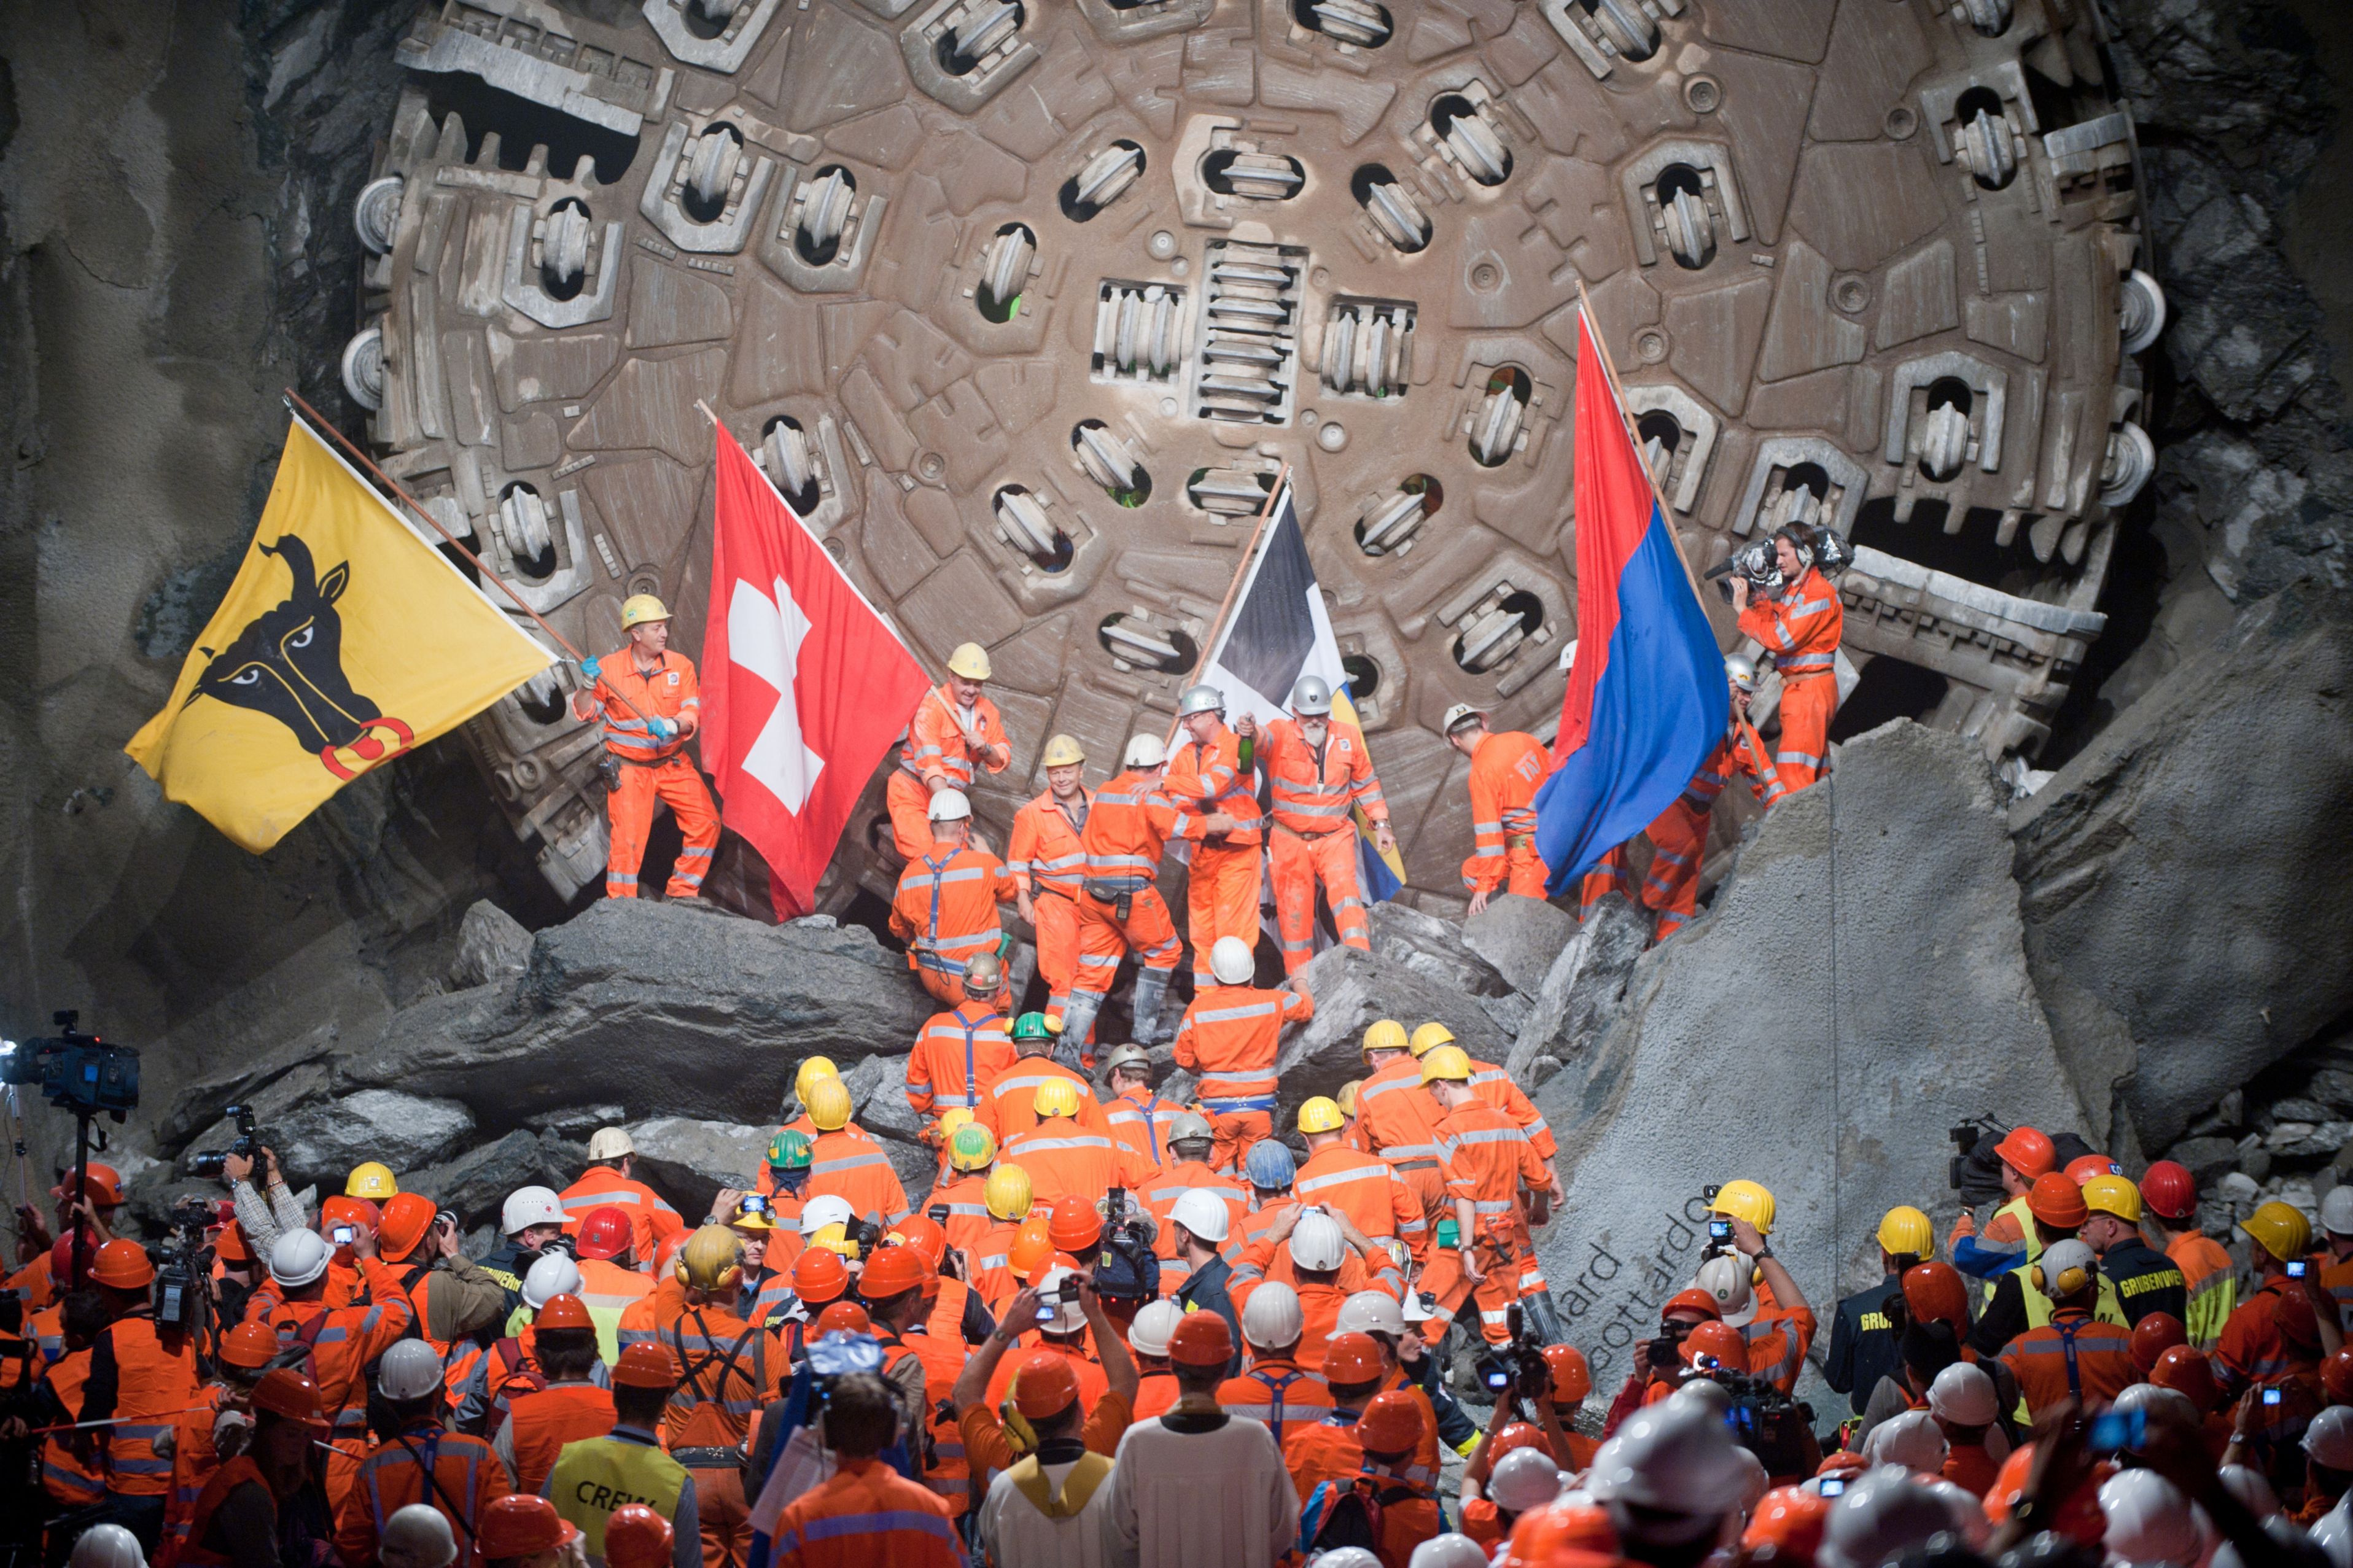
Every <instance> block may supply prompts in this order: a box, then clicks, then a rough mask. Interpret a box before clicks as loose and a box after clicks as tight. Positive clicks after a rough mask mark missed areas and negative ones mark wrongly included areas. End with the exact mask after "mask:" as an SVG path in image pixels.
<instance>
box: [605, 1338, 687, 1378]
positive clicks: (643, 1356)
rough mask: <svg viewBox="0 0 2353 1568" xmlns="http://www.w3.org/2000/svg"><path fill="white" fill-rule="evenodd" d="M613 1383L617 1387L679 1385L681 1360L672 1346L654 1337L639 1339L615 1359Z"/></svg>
mask: <svg viewBox="0 0 2353 1568" xmlns="http://www.w3.org/2000/svg"><path fill="white" fill-rule="evenodd" d="M613 1385H614V1386H615V1387H616V1388H676V1387H677V1386H678V1361H677V1359H676V1358H675V1357H673V1356H672V1355H671V1354H670V1347H669V1346H668V1345H665V1344H659V1343H657V1342H654V1341H652V1340H639V1341H638V1342H637V1343H636V1344H633V1345H630V1346H628V1348H627V1349H625V1350H623V1351H622V1352H621V1359H620V1360H618V1361H617V1362H615V1363H613Z"/></svg>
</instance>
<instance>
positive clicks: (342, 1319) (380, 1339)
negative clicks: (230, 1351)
mask: <svg viewBox="0 0 2353 1568" xmlns="http://www.w3.org/2000/svg"><path fill="white" fill-rule="evenodd" d="M359 1272H360V1277H361V1279H363V1280H364V1282H365V1284H366V1286H367V1298H368V1299H367V1300H362V1301H358V1302H355V1303H353V1305H351V1306H348V1307H337V1308H335V1309H333V1310H332V1311H331V1310H328V1307H327V1304H326V1303H325V1302H324V1301H287V1302H283V1303H281V1304H280V1305H279V1306H278V1307H277V1308H276V1309H274V1310H272V1311H271V1312H270V1314H269V1326H270V1327H271V1328H272V1329H275V1330H276V1331H277V1332H278V1342H279V1343H280V1345H283V1346H284V1347H286V1349H287V1350H292V1349H293V1348H294V1347H295V1346H296V1345H297V1344H299V1343H301V1342H309V1344H310V1347H311V1352H310V1354H309V1356H308V1357H306V1358H305V1359H303V1360H301V1361H298V1362H296V1363H293V1364H294V1368H295V1370H296V1371H298V1372H301V1373H303V1374H304V1375H306V1376H308V1377H309V1378H310V1380H311V1382H313V1383H315V1384H318V1385H319V1408H321V1409H322V1410H324V1411H326V1412H327V1415H328V1419H329V1420H330V1421H332V1423H333V1424H334V1429H335V1430H334V1436H333V1439H332V1441H333V1444H334V1448H335V1452H333V1453H332V1454H330V1455H328V1456H327V1507H328V1509H329V1510H331V1511H334V1510H341V1509H342V1508H343V1499H345V1498H346V1497H348V1496H350V1495H351V1490H352V1484H353V1481H354V1480H355V1479H357V1477H358V1475H359V1469H360V1461H361V1460H362V1459H364V1458H366V1457H367V1449H368V1436H367V1369H368V1366H369V1363H373V1362H374V1361H375V1360H376V1359H377V1358H378V1357H380V1356H382V1355H383V1354H384V1352H386V1351H388V1350H390V1349H391V1348H392V1347H393V1344H394V1342H396V1341H398V1340H401V1339H405V1338H406V1337H407V1334H408V1325H409V1324H410V1323H411V1322H412V1321H415V1317H416V1308H415V1306H414V1305H413V1304H412V1303H411V1302H410V1301H409V1299H408V1297H407V1296H406V1294H404V1293H403V1292H402V1290H401V1289H400V1277H399V1276H398V1275H396V1274H395V1273H394V1272H393V1271H392V1270H391V1269H390V1268H387V1267H386V1266H385V1263H384V1261H383V1259H381V1258H362V1259H361V1260H360V1268H359ZM281 1353H283V1352H281Z"/></svg>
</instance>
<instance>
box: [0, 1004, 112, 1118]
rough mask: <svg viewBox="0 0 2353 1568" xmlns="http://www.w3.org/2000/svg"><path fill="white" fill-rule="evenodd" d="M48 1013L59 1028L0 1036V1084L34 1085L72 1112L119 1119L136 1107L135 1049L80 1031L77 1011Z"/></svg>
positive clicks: (51, 1100)
mask: <svg viewBox="0 0 2353 1568" xmlns="http://www.w3.org/2000/svg"><path fill="white" fill-rule="evenodd" d="M80 1017H81V1015H80V1014H79V1013H77V1012H75V1011H73V1010H72V1009H71V1008H68V1009H66V1010H64V1011H62V1012H58V1013H53V1014H51V1015H50V1020H51V1021H52V1022H53V1023H55V1024H56V1025H57V1026H58V1028H59V1029H60V1030H62V1031H63V1032H62V1033H60V1034H58V1035H53V1036H49V1037H46V1038H43V1039H37V1040H26V1041H24V1042H22V1043H19V1042H17V1041H15V1040H0V1083H37V1084H39V1085H40V1086H41V1097H42V1098H43V1099H44V1100H47V1101H48V1102H49V1103H50V1104H51V1105H54V1106H57V1107H58V1108H59V1109H60V1110H70V1111H73V1112H75V1113H76V1114H77V1115H82V1116H95V1115H97V1114H98V1113H99V1112H100V1111H101V1110H102V1111H105V1112H106V1113H107V1114H108V1115H109V1116H111V1117H112V1118H114V1120H115V1121H122V1120H123V1119H124V1117H125V1116H126V1115H127V1114H128V1113H129V1112H131V1111H133V1110H137V1109H139V1053H138V1052H137V1051H136V1050H134V1049H132V1047H129V1046H110V1045H108V1044H107V1043H106V1042H105V1041H103V1040H101V1039H100V1038H99V1037H97V1036H96V1035H85V1034H83V1033H82V1032H81V1031H80V1030H79V1029H77V1028H75V1027H74V1024H75V1023H76V1021H77V1020H79V1018H80Z"/></svg>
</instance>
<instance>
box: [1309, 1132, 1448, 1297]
mask: <svg viewBox="0 0 2353 1568" xmlns="http://www.w3.org/2000/svg"><path fill="white" fill-rule="evenodd" d="M1299 1132H1300V1136H1301V1137H1303V1138H1304V1139H1305V1140H1306V1141H1307V1159H1306V1161H1305V1163H1303V1164H1301V1165H1300V1167H1299V1169H1298V1171H1297V1173H1295V1174H1294V1175H1293V1178H1292V1184H1291V1190H1292V1191H1293V1193H1295V1194H1298V1197H1299V1201H1300V1202H1301V1203H1303V1204H1321V1205H1324V1207H1326V1208H1329V1209H1331V1210H1333V1211H1334V1212H1335V1213H1337V1214H1344V1215H1347V1216H1348V1218H1349V1220H1350V1222H1351V1223H1353V1224H1354V1225H1355V1226H1356V1228H1357V1229H1358V1230H1360V1231H1362V1232H1364V1233H1365V1234H1366V1236H1368V1237H1372V1239H1374V1240H1375V1241H1389V1240H1397V1241H1401V1242H1403V1243H1405V1247H1406V1250H1407V1251H1408V1252H1409V1253H1410V1254H1411V1255H1412V1257H1413V1259H1414V1261H1415V1262H1417V1263H1419V1262H1420V1261H1421V1260H1422V1259H1423V1258H1426V1257H1428V1256H1429V1253H1430V1226H1429V1225H1428V1224H1427V1223H1426V1222H1425V1221H1424V1220H1423V1218H1422V1211H1421V1199H1420V1197H1419V1195H1417V1194H1415V1192H1414V1190H1413V1189H1412V1188H1411V1187H1409V1186H1407V1185H1406V1184H1405V1180H1404V1178H1403V1177H1401V1176H1399V1175H1398V1173H1397V1172H1396V1171H1395V1170H1394V1169H1392V1168H1391V1166H1390V1165H1389V1163H1388V1161H1387V1160H1384V1159H1382V1158H1381V1157H1380V1156H1379V1155H1377V1154H1367V1153H1365V1152H1362V1151H1360V1150H1356V1149H1352V1148H1350V1147H1348V1145H1347V1143H1346V1142H1345V1140H1344V1139H1343V1137H1342V1135H1341V1116H1340V1108H1339V1106H1338V1105H1337V1104H1335V1103H1334V1102H1333V1101H1332V1100H1328V1099H1326V1098H1325V1097H1324V1096H1323V1095H1320V1094H1319V1095H1317V1096H1315V1097H1314V1099H1312V1100H1308V1101H1307V1102H1306V1103H1305V1104H1304V1105H1302V1106H1301V1107H1300V1108H1299Z"/></svg>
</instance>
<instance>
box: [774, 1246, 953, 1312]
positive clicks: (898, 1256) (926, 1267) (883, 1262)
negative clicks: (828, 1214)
mask: <svg viewBox="0 0 2353 1568" xmlns="http://www.w3.org/2000/svg"><path fill="white" fill-rule="evenodd" d="M803 1256H804V1257H806V1256H807V1254H803ZM931 1279H932V1266H931V1265H930V1264H928V1263H926V1262H924V1261H923V1255H922V1254H921V1253H919V1252H917V1251H916V1250H915V1249H914V1248H913V1247H884V1248H882V1249H881V1251H880V1252H877V1253H876V1254H875V1255H874V1256H873V1257H871V1258H868V1259H867V1260H866V1272H864V1273H863V1274H860V1276H859V1277H858V1293H859V1294H860V1295H861V1296H863V1297H865V1298H866V1299H867V1300H870V1301H882V1300H889V1299H890V1298H891V1297H892V1296H897V1295H901V1294H902V1293H904V1292H906V1291H909V1290H920V1289H923V1287H924V1286H925V1285H927V1284H929V1283H931Z"/></svg>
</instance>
